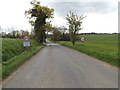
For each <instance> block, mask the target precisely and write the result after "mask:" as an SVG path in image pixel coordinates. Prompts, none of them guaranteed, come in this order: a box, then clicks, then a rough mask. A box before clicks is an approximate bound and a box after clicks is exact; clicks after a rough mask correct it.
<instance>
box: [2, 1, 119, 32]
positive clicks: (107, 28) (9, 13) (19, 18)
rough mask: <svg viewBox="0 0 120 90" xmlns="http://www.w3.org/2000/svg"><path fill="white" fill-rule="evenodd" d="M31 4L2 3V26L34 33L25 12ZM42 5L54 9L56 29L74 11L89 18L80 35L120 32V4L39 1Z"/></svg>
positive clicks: (53, 21)
mask: <svg viewBox="0 0 120 90" xmlns="http://www.w3.org/2000/svg"><path fill="white" fill-rule="evenodd" d="M30 1H31V0H1V1H0V11H1V13H0V26H1V27H2V28H4V29H5V28H8V27H14V28H16V29H23V30H29V31H30V29H31V26H30V24H29V23H28V19H27V18H26V17H25V16H24V11H25V10H28V9H29V8H30V7H31V5H30V3H29V2H30ZM39 1H41V5H45V6H48V7H50V8H53V9H54V19H53V20H52V24H53V25H57V26H62V25H64V26H66V25H67V22H66V20H65V17H66V14H67V13H68V12H69V11H73V12H74V13H76V14H77V15H81V14H82V15H84V16H87V17H86V18H85V19H84V20H83V25H82V28H83V30H82V31H81V32H84V33H86V32H88V33H89V32H96V33H113V32H118V0H59V1H58V0H49V2H48V0H39Z"/></svg>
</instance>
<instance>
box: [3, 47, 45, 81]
mask: <svg viewBox="0 0 120 90" xmlns="http://www.w3.org/2000/svg"><path fill="white" fill-rule="evenodd" d="M42 48H43V45H40V46H36V47H32V48H31V49H30V50H27V51H24V52H23V53H21V54H20V55H17V56H15V57H13V58H11V59H9V60H8V61H6V62H2V79H3V80H4V79H6V78H7V77H8V76H9V75H10V74H11V73H13V72H14V71H15V70H17V68H18V67H19V66H20V65H22V64H23V63H24V62H25V61H27V60H28V59H29V58H30V57H32V56H33V55H35V54H36V53H37V52H38V51H39V50H40V49H42Z"/></svg>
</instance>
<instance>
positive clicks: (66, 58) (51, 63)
mask: <svg viewBox="0 0 120 90" xmlns="http://www.w3.org/2000/svg"><path fill="white" fill-rule="evenodd" d="M2 87H3V88H118V69H116V68H113V67H112V66H110V65H108V64H105V63H103V62H99V61H98V60H96V59H94V58H92V57H90V56H87V55H85V54H82V53H80V52H78V51H75V50H72V49H69V48H67V47H63V46H61V45H58V44H54V43H50V42H49V43H48V44H47V46H45V47H44V48H43V49H42V50H41V51H40V52H38V53H37V54H36V55H35V56H33V57H32V58H31V59H30V60H28V61H27V62H26V63H25V64H24V65H22V66H21V67H20V68H19V69H18V70H17V71H16V72H15V73H13V74H12V75H11V76H10V77H9V78H7V79H6V80H5V81H4V82H3V86H2Z"/></svg>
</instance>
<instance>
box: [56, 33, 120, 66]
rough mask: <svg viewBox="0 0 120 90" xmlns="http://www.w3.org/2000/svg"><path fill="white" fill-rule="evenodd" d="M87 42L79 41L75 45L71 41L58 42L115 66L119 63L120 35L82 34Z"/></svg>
mask: <svg viewBox="0 0 120 90" xmlns="http://www.w3.org/2000/svg"><path fill="white" fill-rule="evenodd" d="M82 36H84V37H85V42H81V41H77V42H76V44H75V45H74V46H73V45H72V43H71V42H69V41H60V42H57V43H59V44H61V45H64V46H67V47H70V48H73V49H75V50H78V51H80V52H82V53H86V54H87V55H90V56H93V57H95V58H98V59H99V60H102V61H104V62H107V63H109V64H111V65H114V66H119V64H118V35H117V34H113V35H80V37H82Z"/></svg>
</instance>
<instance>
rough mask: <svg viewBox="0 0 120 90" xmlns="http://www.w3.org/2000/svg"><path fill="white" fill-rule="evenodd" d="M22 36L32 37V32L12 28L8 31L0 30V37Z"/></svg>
mask: <svg viewBox="0 0 120 90" xmlns="http://www.w3.org/2000/svg"><path fill="white" fill-rule="evenodd" d="M24 36H29V37H30V38H34V34H33V33H31V32H28V31H25V30H20V31H19V30H12V31H10V32H0V37H1V38H14V39H18V38H24Z"/></svg>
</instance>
